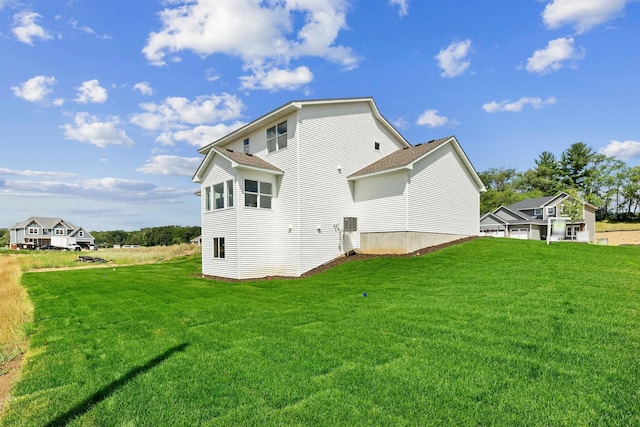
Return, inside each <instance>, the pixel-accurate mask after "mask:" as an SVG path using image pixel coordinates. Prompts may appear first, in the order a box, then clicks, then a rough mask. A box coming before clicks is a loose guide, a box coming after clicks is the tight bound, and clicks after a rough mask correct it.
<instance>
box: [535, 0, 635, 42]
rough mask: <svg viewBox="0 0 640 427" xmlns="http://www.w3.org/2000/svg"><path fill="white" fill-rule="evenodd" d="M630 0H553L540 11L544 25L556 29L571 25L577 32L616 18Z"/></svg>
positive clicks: (582, 31) (580, 32) (579, 32)
mask: <svg viewBox="0 0 640 427" xmlns="http://www.w3.org/2000/svg"><path fill="white" fill-rule="evenodd" d="M630 2H631V0H553V1H552V2H551V3H549V4H547V5H546V6H545V8H544V11H543V12H542V19H543V21H544V23H545V25H546V26H547V27H548V28H551V29H557V28H560V27H562V26H564V25H572V26H573V27H574V28H575V30H576V32H577V33H578V34H582V33H584V32H585V31H588V30H590V29H591V28H593V27H595V26H597V25H600V24H602V23H604V22H607V21H609V20H611V19H614V18H617V17H618V16H620V15H622V14H623V12H624V8H625V5H626V4H627V3H630Z"/></svg>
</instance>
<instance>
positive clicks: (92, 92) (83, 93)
mask: <svg viewBox="0 0 640 427" xmlns="http://www.w3.org/2000/svg"><path fill="white" fill-rule="evenodd" d="M107 97H108V95H107V90H106V89H105V88H103V87H102V86H100V82H99V81H98V80H95V79H94V80H87V81H86V82H83V83H82V85H81V86H80V87H79V88H78V96H77V98H76V99H75V100H74V101H76V102H79V103H80V104H87V103H89V102H93V103H100V104H101V103H103V102H105V101H106V100H107Z"/></svg>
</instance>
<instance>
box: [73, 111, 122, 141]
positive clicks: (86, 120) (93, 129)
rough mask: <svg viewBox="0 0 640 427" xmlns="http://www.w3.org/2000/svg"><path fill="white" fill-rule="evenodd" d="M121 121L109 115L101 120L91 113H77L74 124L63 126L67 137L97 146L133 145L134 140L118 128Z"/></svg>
mask: <svg viewBox="0 0 640 427" xmlns="http://www.w3.org/2000/svg"><path fill="white" fill-rule="evenodd" d="M119 123H120V121H119V119H118V118H117V117H107V118H106V119H105V120H103V121H100V120H99V118H98V117H96V116H92V115H90V114H89V113H76V116H75V118H74V123H73V124H66V125H64V126H61V127H62V129H64V136H65V138H66V139H74V140H76V141H80V142H88V143H89V144H93V145H95V146H97V147H101V148H104V147H107V146H109V145H124V146H131V145H133V140H131V138H129V137H128V136H127V134H126V133H125V132H124V131H123V130H121V129H119V128H118V125H119Z"/></svg>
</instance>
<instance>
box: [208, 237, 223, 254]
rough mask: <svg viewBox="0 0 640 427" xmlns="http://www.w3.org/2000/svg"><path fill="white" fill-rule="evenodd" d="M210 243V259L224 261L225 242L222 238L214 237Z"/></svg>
mask: <svg viewBox="0 0 640 427" xmlns="http://www.w3.org/2000/svg"><path fill="white" fill-rule="evenodd" d="M211 243H212V251H211V257H212V258H213V259H225V253H226V242H225V239H224V237H214V238H212V239H211ZM221 255H222V256H221Z"/></svg>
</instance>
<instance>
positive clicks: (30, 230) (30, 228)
mask: <svg viewBox="0 0 640 427" xmlns="http://www.w3.org/2000/svg"><path fill="white" fill-rule="evenodd" d="M29 234H38V229H37V228H35V227H29Z"/></svg>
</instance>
